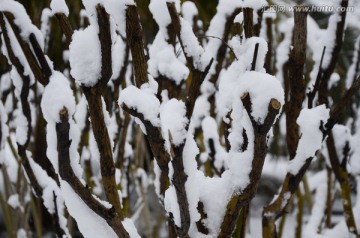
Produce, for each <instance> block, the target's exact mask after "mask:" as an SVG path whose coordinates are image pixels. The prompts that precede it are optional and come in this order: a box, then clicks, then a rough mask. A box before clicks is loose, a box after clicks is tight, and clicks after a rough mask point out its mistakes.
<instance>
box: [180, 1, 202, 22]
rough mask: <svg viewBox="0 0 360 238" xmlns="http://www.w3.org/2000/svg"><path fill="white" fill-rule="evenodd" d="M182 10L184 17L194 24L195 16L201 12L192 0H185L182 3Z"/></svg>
mask: <svg viewBox="0 0 360 238" xmlns="http://www.w3.org/2000/svg"><path fill="white" fill-rule="evenodd" d="M181 12H182V16H183V18H184V19H185V20H186V21H188V22H189V23H190V24H194V18H195V17H196V16H197V15H198V14H199V11H198V9H197V7H196V5H195V3H193V2H191V1H185V2H183V4H182V5H181Z"/></svg>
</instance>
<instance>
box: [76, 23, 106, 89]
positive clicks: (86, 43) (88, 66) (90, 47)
mask: <svg viewBox="0 0 360 238" xmlns="http://www.w3.org/2000/svg"><path fill="white" fill-rule="evenodd" d="M69 50H70V58H69V61H70V66H71V71H70V73H71V75H72V76H73V77H74V78H75V79H76V81H77V82H78V83H80V84H82V85H84V86H86V87H92V86H94V85H95V84H97V82H98V80H99V79H100V76H101V48H100V41H99V38H98V33H97V31H96V28H95V27H94V26H93V25H90V26H88V27H87V28H86V29H84V30H79V31H75V32H74V34H73V35H72V41H71V43H70V46H69Z"/></svg>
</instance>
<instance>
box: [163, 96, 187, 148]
mask: <svg viewBox="0 0 360 238" xmlns="http://www.w3.org/2000/svg"><path fill="white" fill-rule="evenodd" d="M185 115H186V107H185V103H184V102H183V101H179V100H177V99H171V100H170V101H168V102H166V103H164V104H162V105H161V108H160V121H161V131H162V134H163V137H164V139H165V147H166V148H167V150H168V152H170V151H171V150H170V147H171V145H170V143H172V144H173V145H174V146H179V145H181V144H182V143H183V142H184V140H185V138H186V133H187V131H186V128H185V127H186V126H187V125H188V119H187V118H186V116H185ZM170 135H171V139H170Z"/></svg>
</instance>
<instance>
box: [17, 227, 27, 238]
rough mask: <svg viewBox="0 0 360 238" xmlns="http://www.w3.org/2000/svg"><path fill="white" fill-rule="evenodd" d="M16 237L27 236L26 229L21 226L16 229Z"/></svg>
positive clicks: (23, 237)
mask: <svg viewBox="0 0 360 238" xmlns="http://www.w3.org/2000/svg"><path fill="white" fill-rule="evenodd" d="M16 237H17V238H27V237H28V236H27V234H26V231H25V230H24V229H23V228H21V229H19V230H18V231H17V233H16Z"/></svg>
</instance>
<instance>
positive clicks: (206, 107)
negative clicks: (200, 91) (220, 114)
mask: <svg viewBox="0 0 360 238" xmlns="http://www.w3.org/2000/svg"><path fill="white" fill-rule="evenodd" d="M209 113H210V103H209V101H208V100H207V97H206V96H205V95H200V96H199V97H198V98H197V99H196V101H195V106H194V111H193V114H192V118H191V124H193V126H194V127H195V128H198V127H200V125H201V121H202V119H203V118H204V117H205V116H207V115H209Z"/></svg>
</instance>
